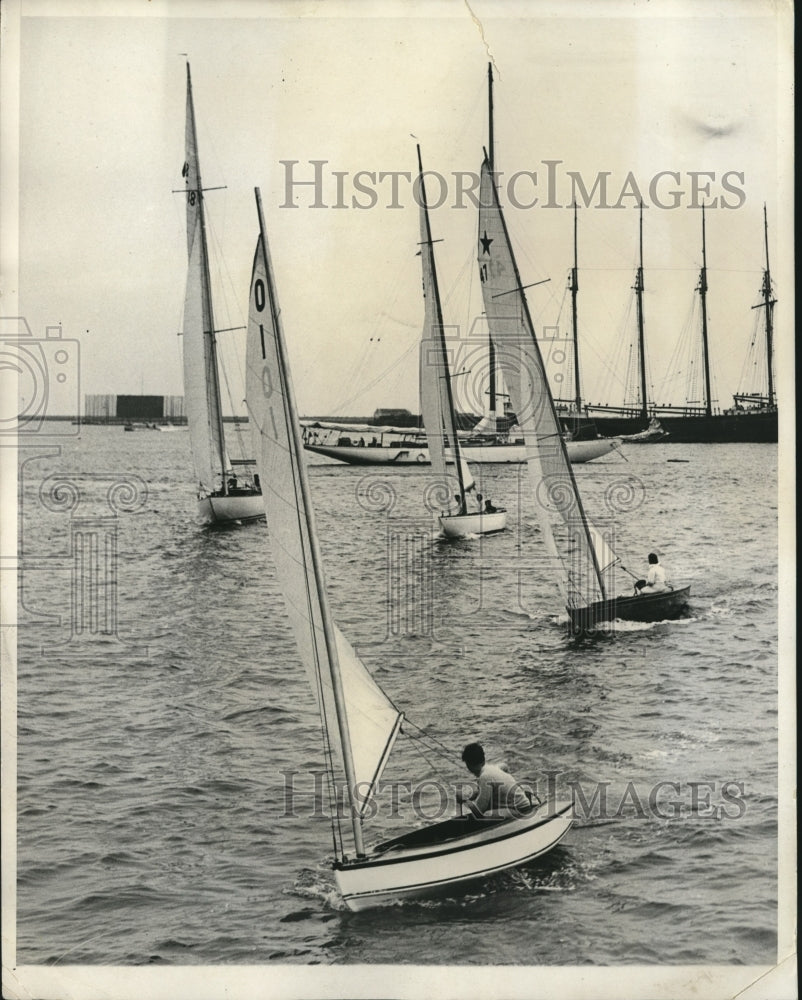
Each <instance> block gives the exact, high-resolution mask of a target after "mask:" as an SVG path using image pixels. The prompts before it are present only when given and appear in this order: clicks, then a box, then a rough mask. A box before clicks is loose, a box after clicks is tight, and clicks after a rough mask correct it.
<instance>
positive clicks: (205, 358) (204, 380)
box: [182, 63, 265, 524]
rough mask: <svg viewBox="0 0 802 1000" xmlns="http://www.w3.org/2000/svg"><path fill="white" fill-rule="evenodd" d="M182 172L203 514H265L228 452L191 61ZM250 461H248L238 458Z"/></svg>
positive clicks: (187, 367) (187, 362) (189, 394)
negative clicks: (185, 208)
mask: <svg viewBox="0 0 802 1000" xmlns="http://www.w3.org/2000/svg"><path fill="white" fill-rule="evenodd" d="M182 175H183V177H184V182H185V190H186V198H187V256H188V268H187V288H186V297H185V299H184V323H183V338H182V339H183V348H184V349H183V355H184V396H185V401H184V402H185V407H186V414H187V424H188V426H189V440H190V449H191V451H192V461H193V465H194V467H195V479H196V481H197V489H198V515H199V518H200V520H201V521H202V522H203V523H205V524H214V523H221V522H233V521H247V520H252V519H253V518H258V517H264V513H265V511H264V503H263V501H262V494H261V490H260V488H259V482H258V480H256V479H255V478H251V477H248V476H246V475H242V474H239V475H238V474H237V473H236V472H235V471H234V462H232V460H230V459H229V457H228V454H227V451H226V439H225V432H224V429H223V412H222V406H221V403H220V374H219V367H218V357H217V334H218V333H221V332H223V331H222V330H218V329H216V328H215V323H214V310H213V308H212V282H211V276H210V272H209V249H208V245H207V240H206V210H205V207H204V200H205V199H204V191H205V190H206V189H204V187H203V184H202V181H201V172H200V162H199V159H198V139H197V133H196V130H195V107H194V104H193V101H192V77H191V75H190V69H189V63H187V120H186V160H185V161H184V168H183V170H182ZM237 464H238V465H245V464H247V463H246V462H244V461H242V462H238V463H237Z"/></svg>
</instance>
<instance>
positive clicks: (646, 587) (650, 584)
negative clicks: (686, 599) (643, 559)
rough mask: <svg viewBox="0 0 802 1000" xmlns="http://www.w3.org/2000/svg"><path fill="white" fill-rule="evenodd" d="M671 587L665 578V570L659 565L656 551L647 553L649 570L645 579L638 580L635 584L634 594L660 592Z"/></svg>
mask: <svg viewBox="0 0 802 1000" xmlns="http://www.w3.org/2000/svg"><path fill="white" fill-rule="evenodd" d="M670 589H671V587H670V585H669V583H668V581H667V580H666V571H665V570H664V569H663V567H662V566H661V565H660V560H659V559H658V558H657V555H656V553H654V552H650V553H649V572H648V573H647V574H646V579H645V580H638V582H637V583H636V584H635V593H636V594H660V593H662V592H663V591H665V590H670Z"/></svg>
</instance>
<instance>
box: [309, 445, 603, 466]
mask: <svg viewBox="0 0 802 1000" xmlns="http://www.w3.org/2000/svg"><path fill="white" fill-rule="evenodd" d="M620 444H621V440H620V438H594V439H593V440H592V441H566V444H565V446H566V448H567V450H568V458H569V459H570V461H571V464H572V465H578V464H581V463H582V462H592V461H593V459H594V458H600V457H601V456H602V455H607V454H609V453H610V452H611V451H614V450H615V449H616V448H618V447H619V446H620ZM305 447H306V449H307V451H311V452H314V453H315V454H317V455H325V456H326V457H327V458H335V459H337V461H339V462H347V463H348V464H349V465H429V464H430V463H429V449H428V448H427V447H425V446H424V447H414V446H411V445H410V446H400V447H392V448H391V447H382V446H380V445H363V446H359V445H339V444H330V445H324V444H313V445H309V444H307V445H305ZM460 450H461V452H462V455H463V457H464V458H465V460H466V461H467V462H469V463H470V464H471V465H491V464H514V465H520V464H522V463H523V462H525V461H526V448H525V447H524V445H522V444H488V445H475V444H474V445H472V444H464V445H462V447H461V449H460ZM447 454H448V452H447ZM448 461H449V462H453V459H452V458H451V456H450V454H449V455H448Z"/></svg>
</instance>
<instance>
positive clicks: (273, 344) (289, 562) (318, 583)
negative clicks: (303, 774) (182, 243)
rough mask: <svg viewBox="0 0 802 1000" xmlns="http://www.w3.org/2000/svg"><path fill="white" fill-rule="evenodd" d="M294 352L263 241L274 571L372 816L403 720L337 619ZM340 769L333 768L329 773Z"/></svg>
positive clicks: (258, 426)
mask: <svg viewBox="0 0 802 1000" xmlns="http://www.w3.org/2000/svg"><path fill="white" fill-rule="evenodd" d="M284 350H285V347H284V340H283V334H282V332H281V325H280V312H279V307H278V302H277V300H276V295H275V284H274V281H273V273H272V269H271V265H270V258H269V250H268V248H267V245H266V243H264V242H263V238H262V236H260V238H259V241H258V243H257V247H256V255H255V258H254V264H253V275H252V279H251V295H250V305H249V313H248V347H247V360H246V364H247V398H248V413H249V419H250V423H251V426H252V428H253V435H254V449H255V457H256V464H257V466H258V468H259V475H260V477H261V483H262V492H263V495H264V501H265V512H266V515H267V521H268V524H269V525H270V543H271V549H272V553H273V561H274V563H275V567H276V576H277V578H278V581H279V584H280V586H281V589H282V591H283V593H284V598H285V601H286V605H287V612H288V615H289V618H290V623H291V625H292V629H293V632H294V634H295V640H296V643H297V645H298V651H299V654H300V658H301V661H302V663H303V665H304V667H305V668H306V670H307V673H308V676H309V681H310V683H311V685H312V690H313V691H314V692H315V695H316V697H317V701H318V707H319V709H320V712H321V716H322V719H323V722H324V728H325V732H326V734H327V738H328V741H329V745H330V746H331V747H332V748H336V756H337V758H339V767H340V768H341V771H340V774H341V775H343V774H345V776H346V778H347V770H348V768H347V765H346V762H345V753H347V752H348V746H350V756H351V758H352V761H353V772H354V773H353V780H354V782H355V784H356V795H357V797H359V798H360V799H361V801H362V807H361V810H360V812H362V813H364V809H365V807H366V805H367V801H368V799H369V796H370V793H371V790H372V789H373V787H374V785H375V783H376V782H377V781H378V778H379V776H380V774H381V771H382V768H383V766H384V763H385V761H386V758H387V755H388V754H389V752H390V749H391V747H392V744H393V741H394V739H395V737H396V735H397V733H398V730H399V728H400V725H401V721H402V719H403V716H402V715H401V714H400V713H399V712H398V710H397V709H396V708H395V706H394V705H393V704H392V703H391V702H390V700H389V699H388V698H387V696H386V695H385V693H384V692H383V691H382V690H381V688H380V687H379V686H378V685H377V684H376V682H375V681H374V680H373V678H372V677H371V675H370V674H369V672H368V671H367V668H366V667H365V665H364V664H363V663H362V661H361V660H360V659H359V657H358V656H357V655H356V653H355V652H354V649H353V648H352V646H351V645H350V643H349V642H348V640H347V639H346V638H345V637H344V636H343V635H342V633H341V632H340V631H339V629H337V627H336V626H335V625H334V624H333V622H332V621H331V618H330V613H329V610H328V600H327V597H326V590H325V581H324V578H323V568H322V565H321V564H320V562H319V550H318V548H317V541H316V536H315V519H314V511H313V509H312V506H311V504H310V503H308V502H307V498H308V495H309V493H308V489H309V487H308V483H307V481H306V469H305V465H304V464H303V450H302V445H301V442H300V433H299V430H298V427H299V424H298V417H297V412H296V409H295V403H294V398H293V393H292V385H291V382H290V380H289V373H288V371H287V369H286V364H285V356H284ZM327 633H328V635H327ZM332 636H333V637H334V641H333V642H332V641H331V637H332ZM338 677H339V679H340V680H341V687H342V694H343V700H344V705H345V715H346V718H345V719H342V718H338V713H337V705H336V699H335V695H334V690H333V685H334V684H335V683H337V678H338ZM344 746H345V753H344ZM332 763H333V762H332V761H329V760H327V766H329V767H331V765H332Z"/></svg>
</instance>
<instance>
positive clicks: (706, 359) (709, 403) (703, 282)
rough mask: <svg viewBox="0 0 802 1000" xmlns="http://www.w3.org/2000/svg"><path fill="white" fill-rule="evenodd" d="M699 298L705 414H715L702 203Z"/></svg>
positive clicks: (703, 209)
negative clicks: (709, 344)
mask: <svg viewBox="0 0 802 1000" xmlns="http://www.w3.org/2000/svg"><path fill="white" fill-rule="evenodd" d="M698 292H699V298H700V300H701V305H702V360H703V367H704V373H705V416H708V417H712V416H713V396H712V393H711V391H710V355H709V347H708V340H707V248H706V245H705V207H704V205H702V271H701V274H700V275H699V286H698Z"/></svg>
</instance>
